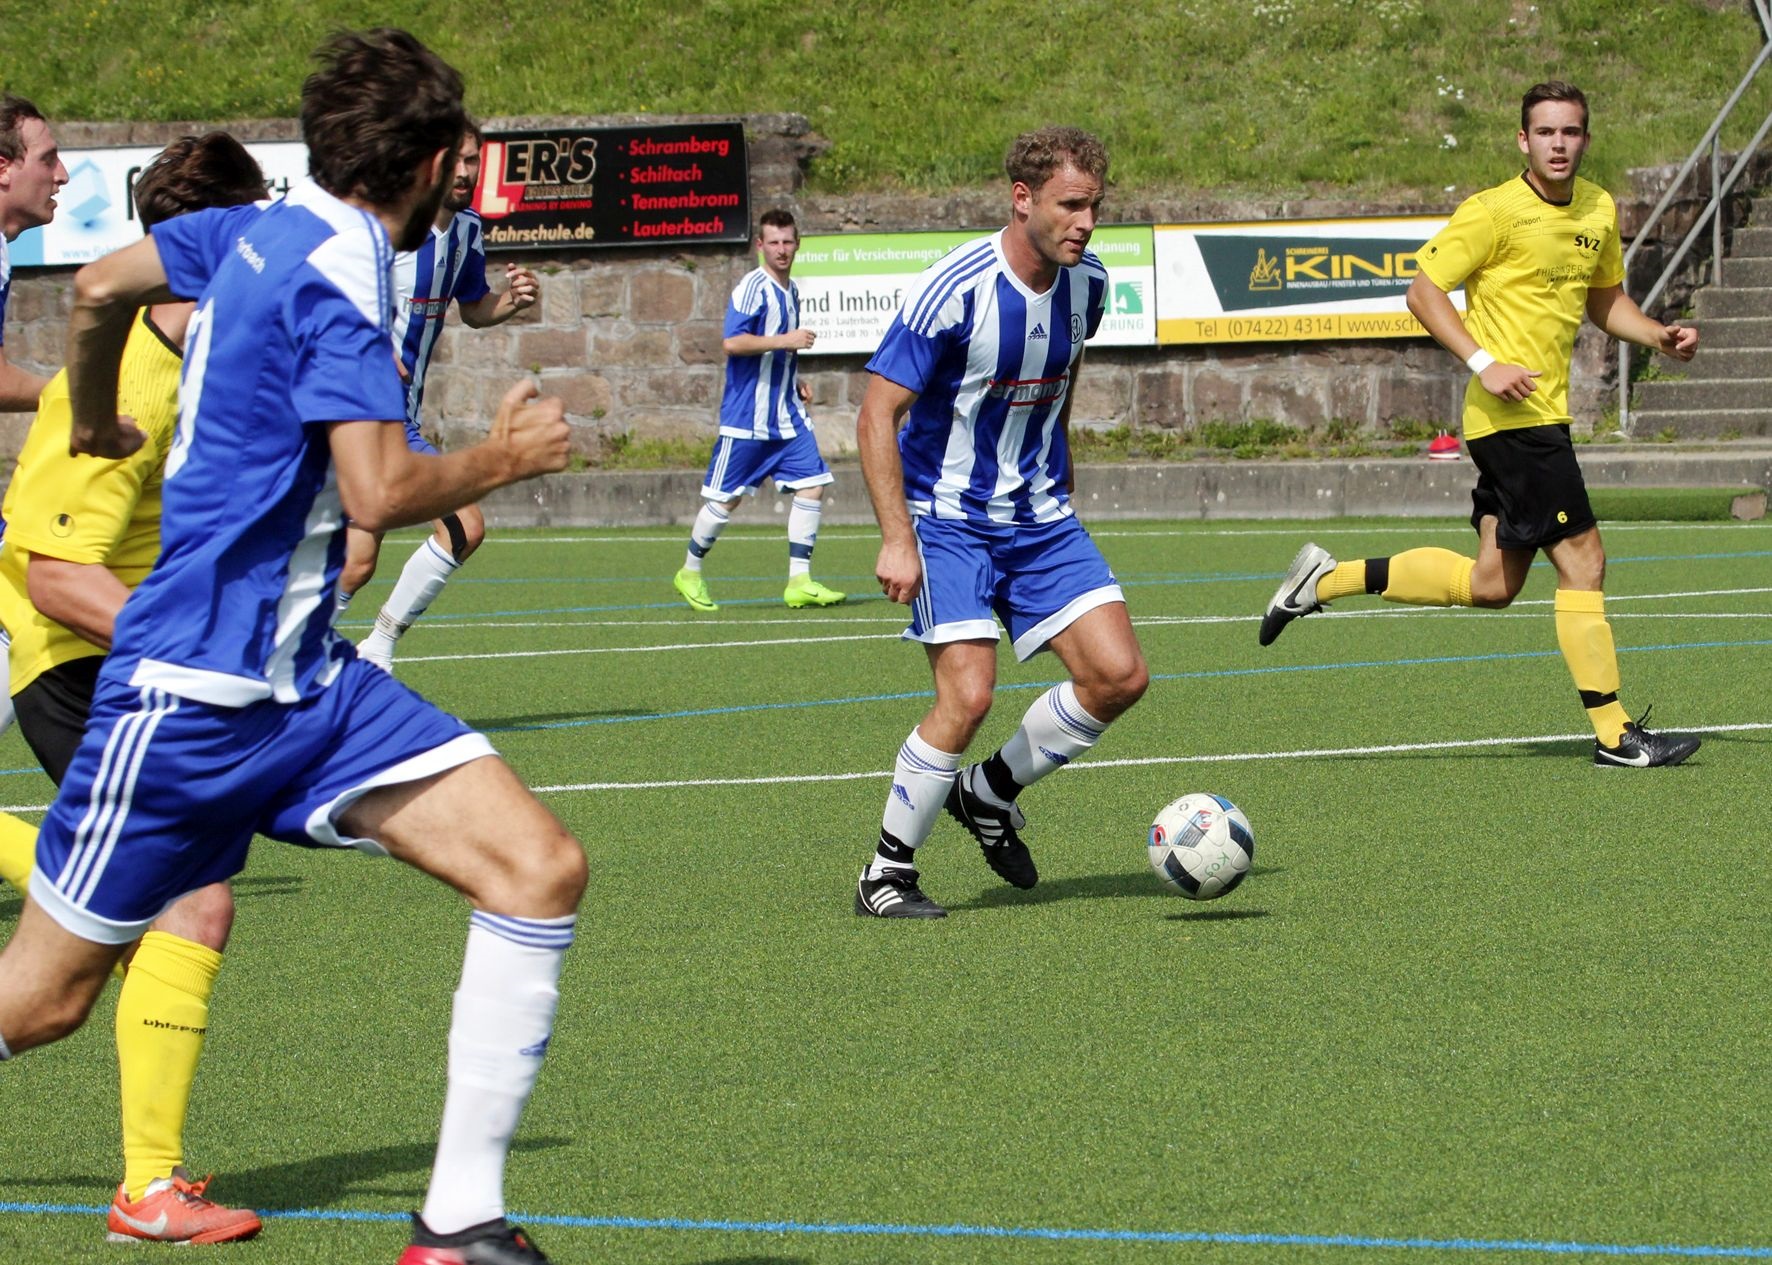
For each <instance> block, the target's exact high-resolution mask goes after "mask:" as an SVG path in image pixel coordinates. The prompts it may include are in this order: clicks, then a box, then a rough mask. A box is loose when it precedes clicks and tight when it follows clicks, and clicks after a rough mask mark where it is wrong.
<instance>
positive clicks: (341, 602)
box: [332, 589, 357, 622]
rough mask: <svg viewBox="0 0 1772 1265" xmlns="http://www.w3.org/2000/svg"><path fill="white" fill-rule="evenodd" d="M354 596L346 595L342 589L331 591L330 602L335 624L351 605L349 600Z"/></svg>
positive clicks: (354, 595) (352, 594)
mask: <svg viewBox="0 0 1772 1265" xmlns="http://www.w3.org/2000/svg"><path fill="white" fill-rule="evenodd" d="M356 596H357V595H356V594H355V593H347V592H345V591H344V590H343V589H334V590H333V593H332V602H333V609H334V611H335V612H336V613H335V614H334V615H333V621H334V622H337V620H338V616H339V615H342V614H344V613H345V611H346V610H347V609H348V608H349V607H350V605H351V599H352V598H353V597H356Z"/></svg>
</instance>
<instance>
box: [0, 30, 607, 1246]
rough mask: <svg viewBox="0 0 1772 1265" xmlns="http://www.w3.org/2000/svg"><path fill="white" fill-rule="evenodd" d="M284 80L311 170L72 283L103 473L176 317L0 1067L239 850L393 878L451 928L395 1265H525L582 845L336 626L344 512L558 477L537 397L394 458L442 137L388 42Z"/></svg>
mask: <svg viewBox="0 0 1772 1265" xmlns="http://www.w3.org/2000/svg"><path fill="white" fill-rule="evenodd" d="M316 60H317V62H318V67H317V69H316V70H315V71H314V72H313V73H312V74H310V75H309V76H308V77H307V79H306V80H305V82H304V83H303V85H302V111H301V119H302V135H303V140H304V141H306V143H307V147H308V154H309V166H310V171H311V172H312V176H313V178H312V179H311V180H308V181H304V182H303V183H301V184H300V185H298V186H297V187H296V188H294V189H292V190H291V191H290V193H289V195H288V196H287V197H286V198H284V199H283V200H282V201H280V202H276V203H272V204H270V205H269V206H268V207H255V206H247V207H238V208H229V209H225V210H205V211H194V212H192V213H190V214H188V215H182V216H178V217H175V218H173V219H171V220H168V221H166V222H164V223H162V224H159V225H156V226H155V227H154V229H153V230H152V231H151V233H150V235H149V236H148V237H146V238H144V239H143V240H142V241H140V242H137V243H135V244H134V245H131V246H129V247H126V248H124V249H123V250H121V251H118V252H116V253H114V254H111V255H108V256H106V257H104V258H103V259H100V260H98V261H96V262H94V263H92V264H88V265H87V266H86V267H85V268H83V269H81V270H80V272H79V273H78V274H77V275H76V278H75V284H74V293H75V298H74V310H73V315H72V317H71V318H70V320H69V332H68V349H69V355H68V382H69V399H70V407H71V413H72V420H71V426H70V437H71V446H72V448H73V449H74V450H76V451H81V452H90V453H93V454H94V455H96V456H102V457H120V456H125V455H127V454H128V453H129V452H131V451H132V450H133V449H135V448H137V447H139V446H140V443H141V441H142V434H141V432H140V431H139V430H136V429H135V427H134V426H133V425H132V424H130V423H129V422H128V419H126V418H123V419H120V418H119V417H118V416H117V409H116V400H117V372H118V360H119V357H120V356H121V354H122V351H123V348H124V345H125V342H126V340H127V338H128V335H129V331H130V329H131V327H132V326H133V324H134V319H135V313H136V309H138V308H139V307H141V306H143V305H144V304H149V303H157V302H165V301H168V300H170V299H172V298H178V297H185V298H190V297H195V298H196V299H197V301H198V307H197V312H196V314H195V315H194V316H193V317H192V319H191V324H190V326H189V329H188V332H187V337H186V344H185V363H184V372H183V378H182V381H181V385H180V392H179V395H180V417H179V425H178V429H177V432H176V435H175V438H174V440H173V443H172V446H171V449H170V452H169V455H168V458H167V462H166V478H165V483H164V493H163V506H162V515H161V540H162V548H161V553H160V557H159V560H158V561H157V562H156V563H155V565H154V568H153V570H152V571H151V572H150V573H149V575H148V577H147V578H146V579H145V580H143V581H142V583H141V585H140V586H139V587H138V588H137V589H136V590H135V592H134V593H133V594H132V595H131V597H130V600H129V601H128V602H127V603H126V604H125V605H124V607H123V609H122V611H121V612H120V613H119V614H118V616H117V619H116V623H115V629H114V637H113V642H112V649H111V653H110V655H109V656H107V657H106V659H105V663H104V666H103V667H102V668H101V669H100V672H99V677H98V684H97V687H96V689H95V692H94V696H93V702H92V712H91V716H90V718H89V720H88V723H87V727H86V736H85V738H84V739H83V740H82V742H81V745H80V747H79V749H78V750H77V751H76V752H75V755H74V758H73V762H72V764H71V765H70V766H69V768H68V771H67V774H66V776H65V777H64V778H63V781H62V786H61V790H60V793H59V794H58V795H57V797H56V800H55V803H54V804H53V805H51V807H50V810H49V813H48V816H47V817H46V818H45V819H44V822H43V829H42V833H41V835H40V836H39V838H38V845H37V867H36V873H35V875H34V877H33V878H32V880H31V886H30V893H29V895H28V896H27V897H26V900H25V903H24V908H23V911H22V912H21V913H20V915H19V920H18V925H17V927H16V928H15V929H14V931H13V934H12V938H11V939H10V941H9V942H8V943H7V944H6V947H5V949H4V950H0V1060H4V1059H6V1058H8V1057H10V1056H11V1055H12V1054H15V1053H17V1052H19V1051H21V1050H25V1049H29V1048H31V1047H33V1046H37V1045H41V1044H43V1043H45V1042H48V1041H53V1040H56V1039H58V1038H60V1037H63V1036H66V1035H67V1034H68V1033H70V1032H72V1031H74V1030H75V1029H76V1028H77V1027H79V1025H80V1024H81V1023H82V1022H83V1021H84V1020H85V1018H86V1016H87V1014H88V1013H89V1012H90V1010H91V1007H92V1004H93V1001H94V999H95V998H96V997H97V995H98V993H99V991H100V990H101V989H102V987H103V985H104V983H105V981H106V979H107V978H108V976H109V974H110V971H111V969H112V967H113V965H114V964H115V963H116V961H117V960H118V957H119V956H120V954H121V952H122V950H123V947H124V946H125V945H127V944H128V943H130V942H131V941H133V940H135V939H136V938H138V937H139V936H140V935H141V934H142V933H143V932H144V931H145V930H146V929H147V928H148V926H149V925H151V924H152V922H153V920H154V918H155V917H156V916H158V915H159V913H160V912H161V911H162V910H163V909H165V908H166V907H167V906H168V905H169V904H170V903H171V902H173V901H175V900H177V899H178V898H179V897H180V896H182V895H183V894H185V893H186V892H190V891H193V890H196V889H197V888H199V887H201V886H203V885H205V884H210V883H215V882H219V881H221V880H223V879H226V878H229V877H231V876H232V875H233V874H236V873H238V872H239V871H240V869H241V868H242V866H243V865H244V864H245V861H246V854H247V849H248V847H249V846H250V844H251V841H252V838H253V836H254V834H255V833H261V834H265V835H269V836H271V837H272V838H278V839H283V840H286V841H289V842H295V843H301V844H305V845H307V846H318V847H334V848H357V849H360V850H362V851H366V852H371V853H382V854H387V855H392V856H394V857H396V858H399V859H401V860H403V861H406V862H407V863H409V864H411V865H413V866H415V867H416V868H418V869H421V870H423V871H424V872H425V873H428V874H431V875H434V876H436V877H437V878H439V879H441V880H442V881H444V882H446V883H448V884H450V885H451V886H452V887H454V888H455V889H456V890H457V891H459V892H461V893H462V894H463V895H464V896H465V897H466V898H467V899H468V902H469V904H470V906H471V908H472V912H471V914H470V916H469V919H468V931H467V947H466V951H465V954H464V959H463V964H462V975H461V985H460V987H459V988H458V989H457V991H456V993H455V999H454V1015H453V1022H452V1025H451V1030H450V1038H449V1053H448V1088H447V1092H446V1094H445V1097H444V1105H443V1123H442V1128H441V1131H440V1134H439V1139H438V1147H437V1157H436V1162H435V1165H434V1166H433V1168H432V1172H431V1182H430V1187H429V1190H428V1191H427V1194H426V1197H425V1202H424V1208H423V1210H422V1212H421V1213H419V1214H415V1216H414V1220H413V1234H412V1242H411V1244H410V1246H408V1247H407V1249H406V1251H405V1252H404V1253H403V1254H402V1255H401V1257H400V1261H401V1265H478V1263H481V1262H489V1261H496V1262H499V1265H535V1263H537V1262H542V1261H544V1260H545V1259H546V1258H545V1257H544V1256H543V1255H542V1254H541V1252H540V1251H539V1250H538V1249H536V1248H535V1246H534V1245H533V1243H531V1242H530V1241H529V1239H528V1238H527V1236H526V1235H524V1234H523V1233H522V1231H520V1230H519V1229H518V1228H517V1227H515V1226H513V1225H511V1224H510V1222H509V1221H508V1220H507V1219H506V1217H505V1212H504V1191H503V1184H504V1166H505V1159H506V1156H507V1154H508V1152H509V1149H510V1142H511V1138H512V1136H513V1134H514V1132H515V1130H516V1127H517V1121H518V1118H519V1116H520V1115H521V1113H522V1109H523V1105H524V1103H525V1102H526V1101H527V1099H528V1097H529V1094H530V1091H531V1089H532V1088H533V1086H534V1083H535V1079H536V1076H537V1075H538V1073H539V1071H540V1067H541V1061H542V1056H543V1053H544V1051H545V1050H546V1049H547V1046H548V1042H549V1037H550V1035H551V1032H552V1028H553V1020H554V1012H555V1008H556V1006H557V1004H558V981H559V976H560V968H561V965H562V962H563V958H564V955H565V951H566V949H567V947H568V946H569V945H570V944H571V942H572V939H573V935H574V928H575V924H576V917H577V915H576V910H577V907H578V902H579V900H580V898H581V896H582V894H583V891H584V885H585V879H586V866H585V857H584V852H583V849H582V848H581V847H580V846H579V844H578V841H577V840H576V839H574V838H573V837H572V835H571V834H570V833H568V832H567V830H566V829H565V827H563V826H562V825H561V824H560V822H559V821H558V820H557V819H556V818H555V817H554V816H553V814H552V813H550V812H548V810H547V809H546V808H545V807H543V806H542V805H541V804H540V803H539V802H538V801H537V800H536V799H535V797H534V796H533V795H531V794H530V793H529V792H528V791H527V790H526V789H525V788H524V786H523V785H522V783H521V782H519V781H518V780H517V778H516V776H515V774H513V773H512V772H511V770H510V768H509V767H508V766H507V765H506V764H505V763H504V762H503V761H502V760H500V759H498V757H497V755H496V753H495V752H494V751H493V749H492V746H491V744H490V743H489V742H488V741H487V740H486V738H485V737H484V736H483V735H480V734H477V733H474V732H473V731H472V730H470V729H469V728H468V727H467V726H466V725H464V724H463V723H462V722H461V721H459V720H457V719H456V718H454V717H452V716H449V715H447V714H445V713H444V712H442V711H440V710H439V709H437V708H436V707H434V706H432V705H431V704H429V703H427V702H425V701H424V700H423V699H421V698H420V697H419V696H418V695H417V694H415V693H413V692H412V691H411V690H409V689H407V688H406V687H405V686H403V685H401V684H400V683H399V682H397V681H395V680H394V679H393V678H392V677H390V676H389V675H388V674H387V673H385V672H382V671H381V670H380V669H378V668H375V667H373V666H371V665H370V664H368V663H366V662H364V661H363V660H361V659H359V658H358V657H357V655H356V653H355V651H354V649H353V648H352V647H351V645H350V644H349V643H348V642H345V641H342V640H340V639H339V638H338V636H337V635H336V634H335V633H334V632H333V631H332V616H333V602H334V599H333V589H334V586H335V584H336V582H337V578H338V574H339V570H340V568H341V567H342V565H343V561H344V536H343V531H344V522H345V518H346V516H347V515H349V516H350V518H351V519H353V520H354V521H356V522H358V523H361V524H362V525H363V526H365V527H367V528H370V529H372V530H385V529H387V528H391V527H398V526H402V525H405V524H408V523H419V522H428V521H431V520H433V519H435V518H437V517H439V516H441V515H443V514H446V513H448V512H450V511H452V510H454V509H456V508H458V507H460V506H462V505H467V504H471V503H473V502H474V501H476V500H478V499H479V498H480V497H482V496H484V495H485V494H486V493H488V492H490V491H492V490H493V489H495V488H498V487H502V486H505V485H506V484H509V483H514V482H516V481H518V480H520V479H524V478H528V477H530V476H532V475H536V474H540V473H543V472H546V471H550V470H558V469H561V468H562V467H564V465H565V464H566V457H567V443H568V429H567V426H566V421H565V415H564V412H563V409H562V407H561V404H560V402H559V401H558V400H540V401H537V400H535V399H534V396H535V393H536V392H535V387H534V384H533V383H520V384H518V385H517V386H515V387H513V388H512V389H511V390H510V391H509V392H507V393H506V395H505V398H504V400H503V402H502V403H501V405H500V408H499V412H498V416H497V418H496V419H495V420H494V422H493V425H492V428H491V433H490V434H489V436H488V437H487V439H486V440H485V441H483V442H481V443H479V444H475V445H473V446H471V447H467V448H463V449H459V450H457V451H454V452H450V453H446V454H441V455H435V456H432V455H428V454H419V453H414V452H413V451H412V450H411V449H410V448H409V447H408V446H407V443H406V435H405V430H404V423H405V420H406V406H405V398H404V397H405V392H404V390H403V389H402V386H401V383H400V379H399V375H398V373H397V372H396V369H395V366H394V363H393V359H392V357H391V356H390V355H389V337H390V328H389V321H390V317H391V313H392V308H393V304H392V297H391V293H390V289H389V275H390V269H391V266H392V263H393V252H394V250H396V249H408V250H409V249H413V248H415V247H417V246H418V245H419V244H421V243H422V241H423V240H424V236H425V234H426V233H427V232H428V231H429V228H430V225H431V222H432V220H433V219H434V218H435V216H436V212H437V208H438V206H439V205H440V204H441V202H442V198H443V196H444V194H445V193H446V192H447V190H448V186H449V178H450V173H451V172H452V171H453V170H454V162H455V155H456V151H457V147H458V146H459V144H460V140H461V135H462V129H463V127H464V125H465V123H466V115H465V113H464V111H463V109H462V104H461V94H462V87H461V79H460V76H459V75H457V74H456V72H455V71H454V70H453V69H452V68H450V67H449V66H448V65H447V64H446V63H444V62H443V61H442V60H441V59H440V58H438V57H437V56H436V54H434V53H432V52H431V51H430V50H429V49H427V48H425V47H424V45H422V44H420V43H419V42H418V41H417V40H416V39H414V38H413V37H412V36H410V35H408V34H406V33H405V32H403V31H391V30H374V31H368V32H362V33H348V32H346V33H340V34H337V35H334V36H332V37H331V38H329V39H328V40H327V42H326V43H325V44H324V45H322V47H321V48H320V50H319V52H318V54H317V58H316Z"/></svg>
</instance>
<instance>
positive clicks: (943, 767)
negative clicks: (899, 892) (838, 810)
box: [868, 729, 960, 878]
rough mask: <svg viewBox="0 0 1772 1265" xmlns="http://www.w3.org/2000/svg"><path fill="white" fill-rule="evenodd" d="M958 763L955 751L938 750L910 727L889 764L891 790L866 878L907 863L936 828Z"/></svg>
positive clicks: (958, 757) (957, 755) (958, 765)
mask: <svg viewBox="0 0 1772 1265" xmlns="http://www.w3.org/2000/svg"><path fill="white" fill-rule="evenodd" d="M959 767H960V756H959V754H958V753H956V752H949V751H938V750H936V748H934V747H932V746H930V745H929V744H928V743H927V742H924V741H923V735H922V734H921V733H920V732H918V731H917V730H915V729H913V730H911V736H910V737H908V738H906V739H905V740H904V745H903V746H902V747H900V748H899V749H898V759H897V761H896V762H895V763H894V764H893V766H892V792H891V794H889V795H887V796H886V811H885V813H884V814H883V815H882V816H881V818H880V850H879V852H877V853H876V854H875V856H874V860H873V862H872V863H871V864H870V865H869V866H868V877H869V878H878V877H879V876H880V871H881V870H883V869H891V868H893V867H894V866H897V867H901V868H902V867H905V866H908V865H910V863H911V860H910V856H909V853H910V852H911V851H913V850H915V849H917V848H919V847H921V846H922V845H923V841H924V840H925V839H927V838H929V832H930V831H931V830H933V829H935V819H936V818H937V817H939V816H940V815H941V806H942V805H943V804H945V803H946V802H947V798H948V788H949V787H951V786H952V785H953V784H954V773H955V771H956V770H958V769H959ZM888 852H890V853H892V854H893V855H888Z"/></svg>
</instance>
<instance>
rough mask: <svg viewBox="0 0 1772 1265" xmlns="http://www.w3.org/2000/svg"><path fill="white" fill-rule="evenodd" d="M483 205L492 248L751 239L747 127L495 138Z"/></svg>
mask: <svg viewBox="0 0 1772 1265" xmlns="http://www.w3.org/2000/svg"><path fill="white" fill-rule="evenodd" d="M474 209H475V210H477V211H478V212H480V215H481V216H482V217H483V218H484V219H485V221H486V246H487V249H488V250H549V249H556V248H558V247H560V246H657V245H675V244H680V243H688V242H745V241H749V240H750V238H751V195H750V171H749V165H748V160H747V156H746V151H745V143H744V124H743V123H739V122H730V123H695V124H677V123H673V124H660V125H659V126H657V127H600V128H589V129H569V128H562V129H555V130H552V131H538V132H504V133H500V134H498V135H496V136H488V137H487V138H486V147H485V149H484V150H483V151H482V153H481V161H480V187H479V188H478V189H476V190H474Z"/></svg>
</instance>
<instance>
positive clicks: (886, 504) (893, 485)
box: [855, 374, 923, 606]
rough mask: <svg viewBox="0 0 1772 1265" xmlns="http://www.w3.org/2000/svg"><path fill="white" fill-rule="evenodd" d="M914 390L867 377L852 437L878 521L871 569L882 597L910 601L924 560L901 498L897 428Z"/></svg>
mask: <svg viewBox="0 0 1772 1265" xmlns="http://www.w3.org/2000/svg"><path fill="white" fill-rule="evenodd" d="M916 398H917V393H916V392H915V391H912V390H910V389H909V388H908V387H902V386H900V385H899V384H898V383H896V382H894V381H892V380H891V379H890V378H883V377H881V376H880V375H879V374H875V375H874V376H873V377H871V378H869V379H868V390H867V394H866V395H864V396H863V397H862V400H861V416H860V417H858V418H857V419H856V422H855V443H856V446H857V447H858V448H859V449H860V450H861V477H862V478H863V480H865V481H866V483H867V485H868V497H869V499H871V500H872V501H873V503H874V518H875V520H876V521H877V522H878V523H879V524H880V556H879V559H878V561H876V562H875V564H874V575H875V576H876V577H877V578H878V579H879V581H880V590H881V592H883V593H885V595H886V599H887V600H888V601H892V602H899V603H902V604H904V605H907V606H908V605H909V604H910V603H911V601H912V600H913V599H914V598H915V597H916V596H917V590H918V589H919V588H921V587H922V584H923V562H922V559H921V558H919V557H918V556H917V538H916V534H915V533H914V532H913V531H912V530H911V514H910V511H909V510H908V509H906V508H905V503H904V461H903V459H902V458H901V457H900V456H899V455H898V428H899V427H900V426H901V425H903V424H904V418H905V414H907V413H909V412H910V410H911V404H912V403H913V402H914V401H915V400H916Z"/></svg>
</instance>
